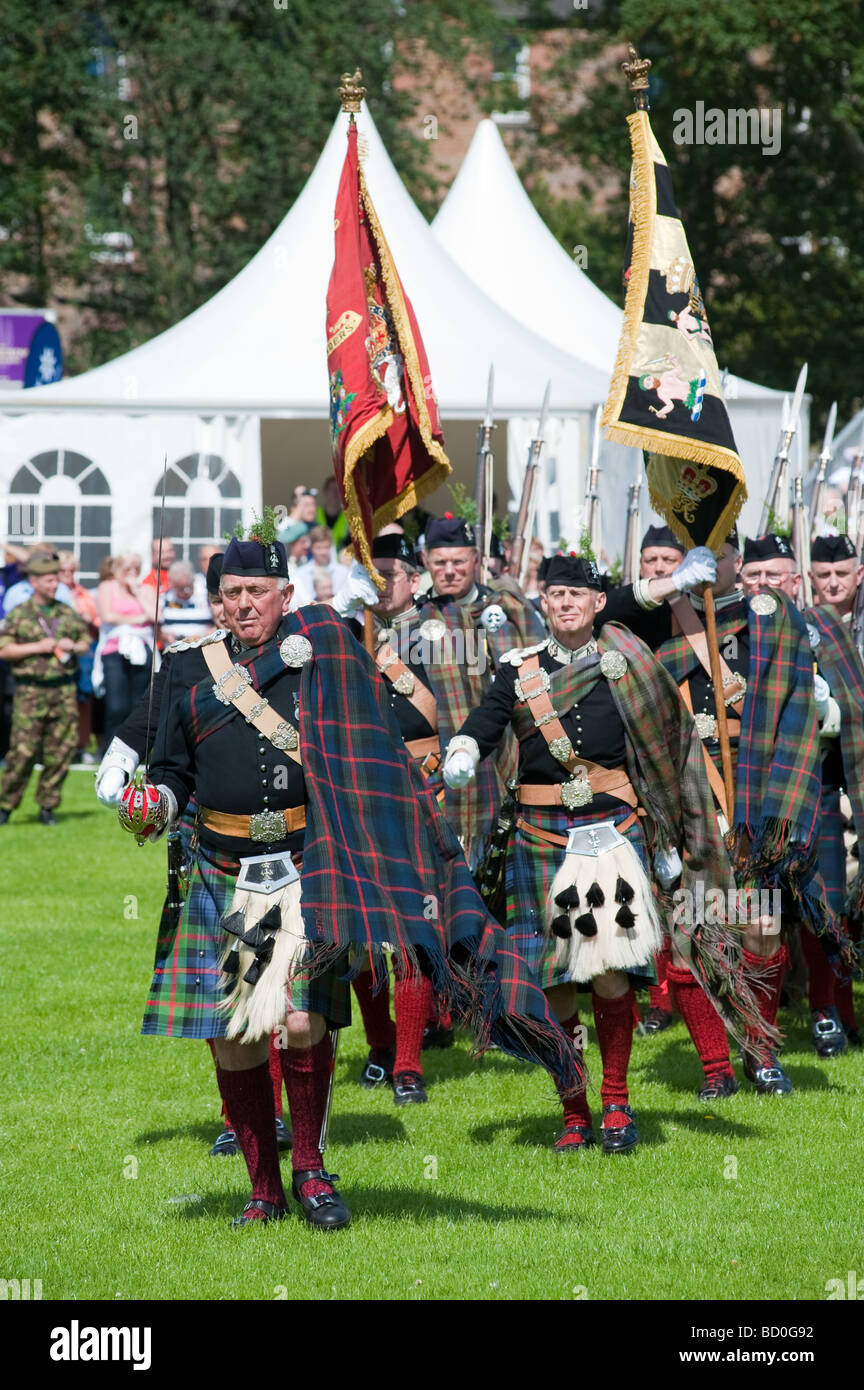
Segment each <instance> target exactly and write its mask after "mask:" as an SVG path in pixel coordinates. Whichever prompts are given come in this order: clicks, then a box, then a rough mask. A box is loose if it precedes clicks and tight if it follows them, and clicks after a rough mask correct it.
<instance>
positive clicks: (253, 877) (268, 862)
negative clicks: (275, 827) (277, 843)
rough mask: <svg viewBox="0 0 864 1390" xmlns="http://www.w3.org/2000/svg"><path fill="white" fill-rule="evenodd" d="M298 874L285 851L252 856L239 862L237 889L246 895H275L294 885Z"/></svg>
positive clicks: (292, 861)
mask: <svg viewBox="0 0 864 1390" xmlns="http://www.w3.org/2000/svg"><path fill="white" fill-rule="evenodd" d="M299 877H300V874H299V872H298V870H297V867H296V865H295V863H294V860H293V859H292V858H291V855H290V854H289V853H288V851H287V850H282V851H281V852H280V853H279V854H252V855H248V856H246V857H244V858H243V859H241V860H240V872H239V874H238V875H237V887H238V888H245V889H246V891H247V892H248V893H275V892H276V890H277V888H284V887H285V886H286V884H289V883H295V882H296V881H297V879H299Z"/></svg>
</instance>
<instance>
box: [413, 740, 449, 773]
mask: <svg viewBox="0 0 864 1390" xmlns="http://www.w3.org/2000/svg"><path fill="white" fill-rule="evenodd" d="M405 747H406V748H407V749H408V752H409V753H410V754H411V757H412V758H416V760H417V762H419V764H420V771H421V772H425V773H426V776H427V777H431V776H432V773H433V772H437V771H438V768H439V767H440V766H441V744H440V742H439V740H438V735H437V734H435V735H433V736H430V737H429V738H410V739H407V740H406V743H405Z"/></svg>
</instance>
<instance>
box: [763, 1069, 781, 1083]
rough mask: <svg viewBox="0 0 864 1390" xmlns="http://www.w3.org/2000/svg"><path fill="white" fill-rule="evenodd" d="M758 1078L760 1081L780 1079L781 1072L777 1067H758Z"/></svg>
mask: <svg viewBox="0 0 864 1390" xmlns="http://www.w3.org/2000/svg"><path fill="white" fill-rule="evenodd" d="M759 1075H760V1079H761V1080H762V1081H782V1080H783V1073H782V1071H781V1070H780V1068H779V1067H762V1068H761V1069H760V1073H759Z"/></svg>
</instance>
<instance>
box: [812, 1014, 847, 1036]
mask: <svg viewBox="0 0 864 1390" xmlns="http://www.w3.org/2000/svg"><path fill="white" fill-rule="evenodd" d="M840 1031H841V1029H840V1025H839V1024H838V1023H837V1021H836V1020H835V1019H833V1018H817V1019H814V1021H813V1032H814V1033H815V1034H816V1036H817V1037H818V1038H833V1037H835V1036H836V1035H837V1034H838V1033H840Z"/></svg>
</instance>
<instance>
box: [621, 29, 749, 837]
mask: <svg viewBox="0 0 864 1390" xmlns="http://www.w3.org/2000/svg"><path fill="white" fill-rule="evenodd" d="M621 67H622V70H623V72H624V75H625V77H626V78H627V81H628V82H629V84H630V91H631V92H632V94H633V104H634V106H635V107H636V110H637V111H647V110H648V108H649V100H648V96H649V84H648V72H649V70H650V68H651V61H650V59H648V58H640V57H639V54H638V53H637V52H636V49H635V48H634V47H633V45H632V43H631V44H629V45H628V48H627V62H626V63H622V64H621ZM704 599H705V633H706V636H707V639H708V656H709V659H710V663H711V684H712V685H713V687H714V704H715V706H716V709H717V741H718V742H719V744H720V762H721V766H722V768H723V788H724V791H725V795H726V821H727V824H729V825H730V826H731V824H732V817H733V814H734V810H735V787H734V782H733V778H732V749H731V748H730V746H729V726H728V724H727V722H726V701H725V699H724V696H723V676H722V673H721V671H720V648H719V646H718V644H717V618H716V615H715V612H714V591H713V589H712V588H711V586H710V584H709V585H706V586H705V589H704Z"/></svg>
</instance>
